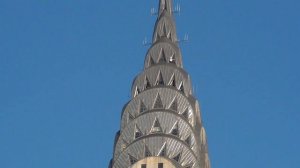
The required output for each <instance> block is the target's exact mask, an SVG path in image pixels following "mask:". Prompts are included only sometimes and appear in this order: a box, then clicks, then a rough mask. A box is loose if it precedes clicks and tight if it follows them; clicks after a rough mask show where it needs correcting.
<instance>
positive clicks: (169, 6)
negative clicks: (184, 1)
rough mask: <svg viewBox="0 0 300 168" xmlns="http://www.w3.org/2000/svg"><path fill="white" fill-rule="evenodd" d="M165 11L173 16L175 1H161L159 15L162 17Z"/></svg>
mask: <svg viewBox="0 0 300 168" xmlns="http://www.w3.org/2000/svg"><path fill="white" fill-rule="evenodd" d="M164 10H166V11H167V12H168V13H169V14H170V15H172V12H173V0H159V15H161V14H162V12H163V11H164Z"/></svg>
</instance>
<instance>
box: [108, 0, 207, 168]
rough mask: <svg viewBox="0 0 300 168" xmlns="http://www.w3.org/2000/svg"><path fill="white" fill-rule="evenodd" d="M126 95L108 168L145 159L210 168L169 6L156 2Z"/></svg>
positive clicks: (129, 167) (134, 165)
mask: <svg viewBox="0 0 300 168" xmlns="http://www.w3.org/2000/svg"><path fill="white" fill-rule="evenodd" d="M131 93H132V99H131V100H130V101H129V102H128V103H127V104H126V105H125V106H124V108H123V111H122V119H121V129H120V131H119V132H118V133H117V135H116V138H115V146H114V156H113V159H112V160H111V163H110V168H142V167H145V166H147V165H146V163H148V162H147V161H145V162H144V160H145V159H147V160H148V161H149V160H152V161H151V164H156V163H154V162H156V160H159V162H158V163H157V165H159V166H160V167H162V166H163V164H165V165H168V166H167V168H210V161H209V157H208V147H207V138H206V131H205V129H204V127H203V125H202V121H201V115H200V114H201V113H200V107H199V103H198V101H197V100H196V99H195V98H194V96H193V92H192V84H191V80H190V77H189V75H188V73H187V72H185V70H184V69H183V65H182V55H181V51H180V48H179V45H178V40H177V34H176V26H175V22H174V19H173V1H172V0H160V1H159V12H158V18H157V21H156V24H155V28H154V33H153V44H152V46H151V47H150V48H149V50H148V52H147V54H146V58H145V65H144V70H143V72H141V73H140V74H139V75H137V77H136V78H135V80H134V81H133V85H132V92H131ZM165 168H166V167H165Z"/></svg>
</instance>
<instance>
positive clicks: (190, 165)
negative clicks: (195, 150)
mask: <svg viewBox="0 0 300 168" xmlns="http://www.w3.org/2000/svg"><path fill="white" fill-rule="evenodd" d="M192 167H193V163H191V164H189V165H186V166H184V168H192Z"/></svg>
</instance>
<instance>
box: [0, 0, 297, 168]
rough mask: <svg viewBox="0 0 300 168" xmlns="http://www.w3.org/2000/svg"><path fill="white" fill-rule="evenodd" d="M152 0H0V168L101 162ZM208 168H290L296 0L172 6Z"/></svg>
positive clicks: (140, 52) (67, 167)
mask: <svg viewBox="0 0 300 168" xmlns="http://www.w3.org/2000/svg"><path fill="white" fill-rule="evenodd" d="M157 2H158V0H156V1H154V0H142V1H141V0H126V1H104V0H84V1H83V0H26V1H23V0H0V167H1V168H54V167H55V168H106V167H107V165H108V162H109V159H110V158H111V156H112V150H113V140H114V134H115V132H116V131H117V130H118V129H119V125H120V114H121V110H122V107H123V105H124V104H125V103H126V102H127V101H129V100H130V88H131V83H132V80H133V79H134V77H135V75H137V74H138V73H139V72H140V71H141V70H142V68H143V61H144V57H145V53H146V51H147V47H144V46H143V45H142V41H143V39H144V38H145V37H148V39H150V38H151V35H152V31H153V25H154V22H155V19H156V18H155V17H154V16H150V8H151V7H157ZM177 2H179V3H180V4H181V8H182V12H181V15H180V16H176V23H177V31H178V35H179V37H183V36H184V34H185V33H188V34H189V36H190V41H189V42H188V43H186V44H182V45H181V48H182V52H183V60H184V67H185V69H186V70H187V71H188V72H189V74H190V75H191V79H192V82H193V86H194V88H195V95H196V97H197V98H198V99H199V100H200V103H201V110H202V116H203V120H204V124H205V127H206V129H207V134H208V142H209V152H210V157H211V162H212V167H214V168H253V167H257V168H259V167H266V168H282V167H289V168H298V167H299V155H300V152H299V151H300V143H299V142H300V134H299V132H300V107H299V105H300V103H299V100H300V98H299V92H300V75H299V72H300V68H299V62H300V58H299V56H300V47H299V44H300V19H299V17H300V13H299V9H300V1H299V0H285V1H282V0H251V1H250V0H249V1H241V0H230V1H221V0H210V1H205V0H201V1H196V0H189V1H183V0H182V1H181V0H180V1H177Z"/></svg>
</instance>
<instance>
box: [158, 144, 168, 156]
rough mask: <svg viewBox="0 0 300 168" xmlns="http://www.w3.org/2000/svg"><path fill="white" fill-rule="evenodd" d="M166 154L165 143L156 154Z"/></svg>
mask: <svg viewBox="0 0 300 168" xmlns="http://www.w3.org/2000/svg"><path fill="white" fill-rule="evenodd" d="M166 155H167V145H166V143H165V144H164V145H163V146H162V148H161V149H160V151H159V153H158V156H166Z"/></svg>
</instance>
